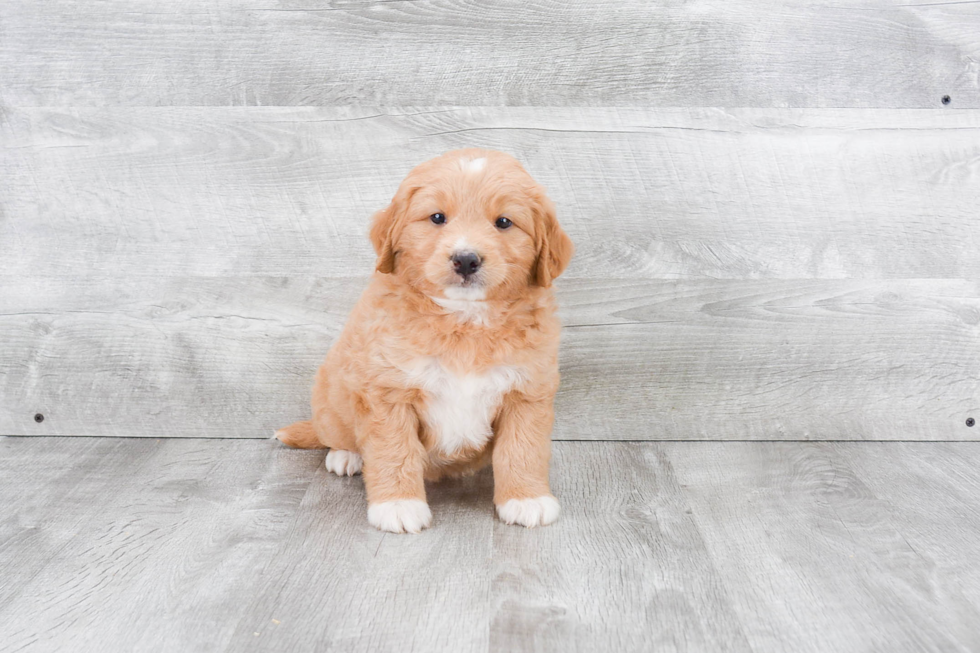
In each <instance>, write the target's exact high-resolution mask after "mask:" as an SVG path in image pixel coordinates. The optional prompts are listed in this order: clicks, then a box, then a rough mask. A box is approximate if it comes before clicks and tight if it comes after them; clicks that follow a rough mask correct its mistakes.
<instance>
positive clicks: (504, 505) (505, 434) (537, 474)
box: [493, 393, 559, 528]
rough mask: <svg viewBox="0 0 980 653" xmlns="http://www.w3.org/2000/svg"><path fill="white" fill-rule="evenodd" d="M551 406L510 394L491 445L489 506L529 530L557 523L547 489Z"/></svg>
mask: <svg viewBox="0 0 980 653" xmlns="http://www.w3.org/2000/svg"><path fill="white" fill-rule="evenodd" d="M553 422H554V408H553V407H552V401H551V398H550V397H549V398H548V399H547V400H544V401H542V400H533V401H532V400H529V399H528V398H526V397H524V396H523V395H520V394H517V393H511V394H510V395H508V396H507V397H506V398H505V399H504V403H503V406H501V409H500V414H499V415H498V417H497V422H496V429H495V435H494V438H495V439H494V445H493V483H494V491H493V502H494V504H496V506H497V514H498V515H499V516H500V519H501V520H503V521H505V522H507V523H508V524H521V525H523V526H527V527H528V528H533V527H535V526H545V525H548V524H550V523H552V522H553V521H555V520H556V519H558V512H559V508H558V501H557V500H556V499H555V497H554V496H553V495H552V494H551V490H550V489H549V486H548V463H549V461H550V460H551V425H552V423H553Z"/></svg>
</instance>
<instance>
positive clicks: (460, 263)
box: [449, 252, 483, 281]
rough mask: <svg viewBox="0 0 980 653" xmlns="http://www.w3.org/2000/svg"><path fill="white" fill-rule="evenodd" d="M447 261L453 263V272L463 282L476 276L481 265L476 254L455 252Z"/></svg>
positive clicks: (481, 261) (480, 260) (481, 262)
mask: <svg viewBox="0 0 980 653" xmlns="http://www.w3.org/2000/svg"><path fill="white" fill-rule="evenodd" d="M449 260H450V261H452V263H453V271H455V272H456V274H458V275H460V276H462V277H463V280H464V281H465V280H468V279H470V278H471V277H472V276H473V275H474V274H476V273H477V272H478V271H479V270H480V266H481V265H482V264H483V259H481V258H480V255H479V254H477V253H476V252H456V253H454V254H453V255H452V256H451V257H449Z"/></svg>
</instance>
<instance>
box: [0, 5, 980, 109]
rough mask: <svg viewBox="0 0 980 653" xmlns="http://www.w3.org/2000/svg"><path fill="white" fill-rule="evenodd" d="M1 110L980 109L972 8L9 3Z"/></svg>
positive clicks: (3, 11)
mask: <svg viewBox="0 0 980 653" xmlns="http://www.w3.org/2000/svg"><path fill="white" fill-rule="evenodd" d="M0 29H2V31H0V70H2V71H3V74H2V77H0V84H2V85H0V102H2V103H3V104H7V105H13V106H17V105H22V106H23V105H31V106H42V105H49V106H53V105H61V106H67V105H71V106H85V105H88V106H104V105H223V106H227V105H347V104H355V105H356V104H360V105H363V104H368V103H372V104H395V105H413V104H433V103H439V104H456V105H523V106H528V105H535V106H542V105H543V106H547V105H562V106H568V105H571V106H582V105H592V106H601V105H645V106H756V107H920V108H924V107H938V106H939V100H940V97H941V96H942V95H943V94H951V95H952V96H953V97H954V98H955V102H956V103H957V106H961V107H974V108H975V107H978V106H980V89H978V86H980V85H978V75H980V69H978V64H977V62H978V61H980V36H978V35H980V11H978V10H977V8H976V5H975V4H972V3H966V2H941V3H928V2H927V3H911V4H910V3H906V2H900V1H899V0H870V1H869V0H865V1H861V2H845V1H842V0H830V1H829V2H823V3H820V4H814V3H810V2H805V1H803V0H784V1H782V2H774V3H764V4H757V3H748V2H739V3H733V2H725V1H724V0H699V1H698V2H667V3H652V2H645V1H644V0H629V1H626V2H609V1H602V2H597V1H595V0H575V1H571V2H561V3H556V2H550V1H548V0H534V1H532V2H511V1H508V2H495V3H478V2H467V1H457V0H415V1H410V0H396V1H391V0H376V1H362V0H335V1H332V2H329V3H321V2H311V1H310V0H284V1H280V2H274V1H271V0H241V1H237V2H233V3H232V2H221V3H217V2H216V3H207V4H204V5H201V4H199V3H185V2H181V3H176V4H175V3H173V2H167V1H165V0H152V1H143V2H140V3H139V5H138V6H135V7H134V6H133V5H132V3H128V2H125V1H124V0H112V1H109V2H100V3H97V4H94V5H93V4H90V3H80V2H76V1H73V0H59V1H57V2H45V3H36V2H30V1H29V0H8V1H7V2H4V3H3V4H2V5H0Z"/></svg>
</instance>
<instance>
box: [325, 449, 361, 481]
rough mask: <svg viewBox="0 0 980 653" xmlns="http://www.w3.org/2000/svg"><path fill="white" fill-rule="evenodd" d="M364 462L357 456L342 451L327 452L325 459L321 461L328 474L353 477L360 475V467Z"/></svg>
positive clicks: (350, 452)
mask: <svg viewBox="0 0 980 653" xmlns="http://www.w3.org/2000/svg"><path fill="white" fill-rule="evenodd" d="M363 463H364V460H363V459H362V458H361V456H360V455H359V454H356V453H354V452H353V451H344V450H343V449H331V450H330V451H328V452H327V458H326V460H324V461H323V466H324V467H326V468H327V471H328V472H333V473H334V474H336V475H337V476H353V475H354V474H360V473H361V465H362V464H363Z"/></svg>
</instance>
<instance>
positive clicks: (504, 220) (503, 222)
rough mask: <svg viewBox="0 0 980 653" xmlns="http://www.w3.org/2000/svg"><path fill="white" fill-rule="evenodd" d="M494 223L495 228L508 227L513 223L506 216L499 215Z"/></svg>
mask: <svg viewBox="0 0 980 653" xmlns="http://www.w3.org/2000/svg"><path fill="white" fill-rule="evenodd" d="M494 224H495V225H497V229H510V226H511V225H512V224H514V223H513V222H511V221H510V220H508V219H507V218H505V217H503V216H501V217H499V218H497V221H496V222H494Z"/></svg>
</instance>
